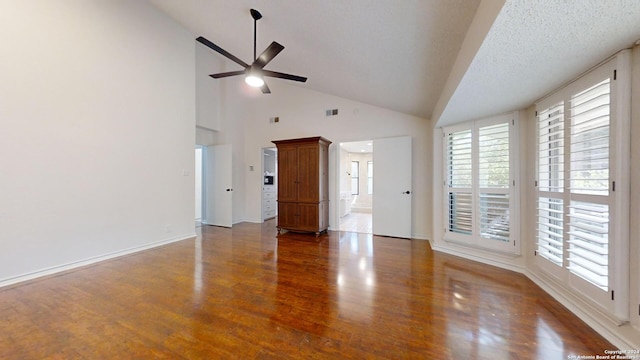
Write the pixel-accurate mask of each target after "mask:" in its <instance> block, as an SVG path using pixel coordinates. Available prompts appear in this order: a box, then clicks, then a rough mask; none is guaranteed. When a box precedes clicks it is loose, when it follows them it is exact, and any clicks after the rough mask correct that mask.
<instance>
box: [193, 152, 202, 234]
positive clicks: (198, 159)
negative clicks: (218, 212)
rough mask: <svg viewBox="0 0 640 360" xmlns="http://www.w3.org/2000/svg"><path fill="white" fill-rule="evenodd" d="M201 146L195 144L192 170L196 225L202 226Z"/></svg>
mask: <svg viewBox="0 0 640 360" xmlns="http://www.w3.org/2000/svg"><path fill="white" fill-rule="evenodd" d="M202 165H203V163H202V146H200V145H196V168H195V169H194V171H193V174H194V176H193V177H194V178H195V182H196V193H195V196H196V201H195V203H196V209H195V214H196V227H199V226H202Z"/></svg>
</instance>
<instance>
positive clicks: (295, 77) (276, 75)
mask: <svg viewBox="0 0 640 360" xmlns="http://www.w3.org/2000/svg"><path fill="white" fill-rule="evenodd" d="M262 74H263V75H264V76H271V77H274V78H279V79H286V80H293V81H300V82H305V81H307V78H306V77H304V76H298V75H291V74H285V73H281V72H277V71H271V70H264V69H262Z"/></svg>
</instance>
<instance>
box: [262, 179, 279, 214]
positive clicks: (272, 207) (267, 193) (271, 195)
mask: <svg viewBox="0 0 640 360" xmlns="http://www.w3.org/2000/svg"><path fill="white" fill-rule="evenodd" d="M277 200H278V194H277V192H276V187H275V185H263V186H262V220H267V219H271V218H274V217H275V216H276V209H277Z"/></svg>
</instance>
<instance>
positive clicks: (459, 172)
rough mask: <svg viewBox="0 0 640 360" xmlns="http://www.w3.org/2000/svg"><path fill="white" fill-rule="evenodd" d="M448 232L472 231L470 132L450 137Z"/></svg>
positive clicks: (457, 133)
mask: <svg viewBox="0 0 640 360" xmlns="http://www.w3.org/2000/svg"><path fill="white" fill-rule="evenodd" d="M447 182H448V188H449V191H448V230H449V231H451V232H456V233H461V234H471V233H472V231H473V221H472V219H473V198H472V192H471V188H472V186H473V168H472V143H471V130H470V129H468V130H462V131H457V132H453V133H450V134H449V136H448V138H447Z"/></svg>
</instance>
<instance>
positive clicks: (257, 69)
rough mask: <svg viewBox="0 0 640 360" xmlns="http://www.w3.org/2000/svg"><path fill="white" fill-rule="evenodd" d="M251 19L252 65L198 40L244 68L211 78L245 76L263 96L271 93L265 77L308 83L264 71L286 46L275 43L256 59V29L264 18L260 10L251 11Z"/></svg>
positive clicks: (202, 38) (211, 44) (206, 41)
mask: <svg viewBox="0 0 640 360" xmlns="http://www.w3.org/2000/svg"><path fill="white" fill-rule="evenodd" d="M251 17H253V62H252V63H251V65H249V64H247V63H246V62H244V61H242V60H240V59H238V58H237V57H235V56H234V55H232V54H230V53H229V52H227V51H225V50H224V49H223V48H221V47H220V46H218V45H216V44H214V43H212V42H211V41H209V40H207V39H205V38H204V37H202V36H200V37H198V38H197V39H196V40H197V41H199V42H200V43H202V44H204V45H206V46H208V47H210V48H211V49H212V50H214V51H216V52H218V53H220V54H221V55H222V56H224V57H226V58H228V59H230V60H232V61H233V62H235V63H237V64H239V65H240V66H242V67H243V68H244V70H238V71H229V72H223V73H218V74H212V75H209V76H211V77H212V78H214V79H219V78H224V77H228V76H235V75H245V78H244V81H245V82H246V83H247V84H249V85H250V86H253V87H259V88H260V89H261V90H262V93H263V94H270V93H271V90H269V87H268V86H267V83H266V82H265V81H264V77H265V76H270V77H274V78H280V79H285V80H293V81H300V82H305V81H307V78H306V77H303V76H297V75H291V74H285V73H281V72H277V71H271V70H265V69H264V67H265V66H266V65H267V64H268V63H269V62H270V61H271V60H273V58H274V57H276V55H278V54H279V53H280V52H281V51H282V50H283V49H284V46H282V45H280V44H278V43H277V42H275V41H274V42H272V43H271V45H269V47H267V48H266V49H265V50H264V51H263V52H262V54H260V56H258V57H256V27H257V22H258V20H260V19H261V18H262V14H260V12H259V11H258V10H255V9H251Z"/></svg>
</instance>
